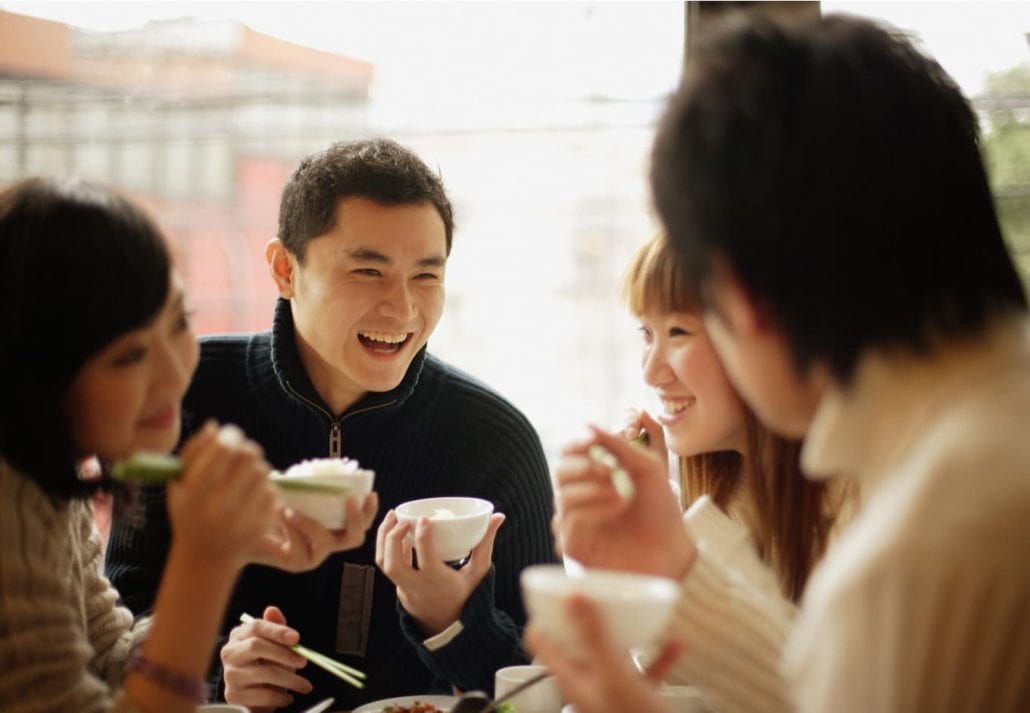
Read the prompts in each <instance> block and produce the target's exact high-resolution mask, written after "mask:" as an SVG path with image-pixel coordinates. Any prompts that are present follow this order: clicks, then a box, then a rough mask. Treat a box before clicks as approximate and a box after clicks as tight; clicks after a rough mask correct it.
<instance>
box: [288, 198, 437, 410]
mask: <svg viewBox="0 0 1030 713" xmlns="http://www.w3.org/2000/svg"><path fill="white" fill-rule="evenodd" d="M278 250H279V253H278V254H277V253H276V250H275V249H272V248H271V246H270V252H269V260H270V262H271V263H272V270H273V273H274V274H275V276H276V282H277V284H278V286H279V292H280V294H281V295H282V296H283V297H286V298H288V299H289V300H290V302H291V308H292V310H293V320H294V324H295V326H296V333H297V346H298V349H299V351H300V356H301V360H302V361H303V363H304V366H305V368H306V370H307V372H308V375H309V376H310V378H311V381H312V383H313V384H314V386H315V388H316V390H317V391H318V392H319V394H320V395H321V396H322V398H323V399H324V400H325V401H326V403H327V404H328V405H329V406H330V407H331V408H332V409H333V410H334V411H335V412H336V413H340V412H342V411H344V410H345V409H346V408H347V407H349V406H350V405H351V404H353V403H354V402H355V401H357V400H358V399H360V398H361V397H362V396H363V395H364V394H365V393H367V392H369V391H389V390H390V389H393V388H395V387H396V386H397V385H398V384H399V383H400V382H401V380H402V379H403V378H404V375H405V373H406V372H407V370H408V366H409V365H410V364H411V361H412V359H413V358H414V357H415V355H416V354H417V353H418V352H419V350H420V349H422V347H423V346H425V344H426V342H428V341H429V336H430V335H431V334H432V333H433V330H434V329H435V328H436V325H437V323H438V322H439V321H440V316H441V314H442V313H443V306H444V270H445V267H446V263H447V239H446V232H445V228H444V223H443V219H442V218H441V217H440V214H439V212H438V211H437V209H436V208H435V207H434V206H433V204H432V203H428V202H426V203H415V204H402V205H384V204H381V203H377V202H375V201H373V200H370V199H367V198H345V199H343V200H341V201H340V203H339V204H338V205H337V210H336V223H335V225H334V226H333V228H332V229H331V230H330V231H329V232H327V233H325V234H324V235H320V236H318V237H315V238H312V239H311V240H310V241H309V242H308V244H307V246H306V248H305V252H304V257H303V261H298V260H297V258H296V256H295V255H292V254H290V253H288V251H286V250H285V248H283V247H282V246H281V245H280V246H279V248H278ZM279 260H288V263H289V268H288V270H287V271H286V274H285V275H284V274H283V271H282V270H281V269H280V268H279V267H277V263H278V261H279Z"/></svg>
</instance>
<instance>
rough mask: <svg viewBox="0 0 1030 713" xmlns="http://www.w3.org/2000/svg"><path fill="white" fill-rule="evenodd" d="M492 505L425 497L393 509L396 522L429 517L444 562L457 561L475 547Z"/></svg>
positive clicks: (482, 533) (483, 533)
mask: <svg viewBox="0 0 1030 713" xmlns="http://www.w3.org/2000/svg"><path fill="white" fill-rule="evenodd" d="M493 511H494V504H493V503H492V502H490V501H489V500H482V499H480V498H459V497H451V498H424V499H422V500H409V501H408V502H406V503H402V504H400V505H398V506H397V507H396V508H395V512H396V513H397V519H398V520H399V521H401V522H409V523H411V526H412V528H414V526H415V524H416V523H417V522H418V519H419V518H420V517H423V516H425V517H427V518H429V522H430V524H431V525H432V534H433V544H434V545H435V546H436V552H437V554H438V555H439V556H440V558H441V559H442V560H443V561H444V562H458V561H461V560H463V559H465V558H466V557H468V555H469V553H470V552H471V551H472V548H473V547H475V546H476V545H478V544H479V543H480V542H481V541H482V539H483V535H485V534H486V530H487V527H488V526H489V524H490V515H491V514H492V513H493Z"/></svg>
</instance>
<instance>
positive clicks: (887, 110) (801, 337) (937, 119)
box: [651, 16, 1027, 383]
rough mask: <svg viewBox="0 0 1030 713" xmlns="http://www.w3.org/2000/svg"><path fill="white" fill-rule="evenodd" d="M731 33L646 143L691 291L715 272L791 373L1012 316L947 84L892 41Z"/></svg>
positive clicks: (977, 177) (1000, 248) (968, 121)
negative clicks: (774, 343)
mask: <svg viewBox="0 0 1030 713" xmlns="http://www.w3.org/2000/svg"><path fill="white" fill-rule="evenodd" d="M738 22H742V24H735V25H733V26H732V27H730V28H728V29H727V31H725V32H722V33H719V34H718V35H717V36H715V37H713V38H711V39H710V41H709V42H708V43H707V44H705V45H704V46H702V47H700V48H699V50H698V52H697V53H696V54H694V55H692V57H691V66H690V67H689V68H688V72H687V74H686V75H685V77H684V81H683V84H682V85H681V87H680V88H679V90H678V91H677V93H676V94H675V95H674V97H673V99H672V100H671V102H670V105H669V107H668V109H667V111H666V113H665V116H664V117H663V120H662V122H661V125H660V127H659V131H658V135H657V138H656V141H655V146H654V152H653V165H652V174H651V182H652V188H653V190H654V199H655V204H656V207H657V210H658V213H659V215H660V216H661V219H662V221H663V223H664V224H665V227H666V230H667V231H668V233H669V236H670V239H671V241H672V243H673V244H674V245H675V247H676V248H677V250H678V251H679V252H680V253H681V255H682V256H683V258H684V260H685V261H686V265H687V269H688V273H689V275H690V278H691V280H692V281H694V282H695V283H696V284H698V285H701V286H702V287H704V285H705V282H706V281H707V279H708V278H709V277H710V271H711V259H712V257H713V256H714V255H720V256H722V257H724V258H725V259H727V260H728V262H729V264H730V265H731V266H732V268H733V269H734V271H735V272H736V274H737V275H738V276H739V278H740V280H741V282H742V283H743V285H744V286H745V288H746V289H747V290H748V291H749V292H750V293H751V294H752V295H753V296H754V298H755V300H756V302H757V303H758V304H760V305H761V306H762V308H763V309H765V310H766V311H767V313H768V314H767V317H769V318H770V319H772V320H773V321H774V322H775V323H776V324H778V325H779V326H780V327H781V328H782V329H783V330H784V332H785V334H786V336H787V339H788V341H789V343H790V345H791V348H792V351H793V354H794V358H795V365H796V367H797V369H798V371H799V372H802V373H803V372H804V371H806V370H807V368H808V366H810V364H811V363H812V362H813V360H818V361H821V362H824V363H825V364H827V365H828V367H829V368H830V369H831V371H832V373H833V374H834V376H835V378H837V379H838V380H839V381H841V382H842V383H847V382H848V381H849V380H850V378H851V376H852V373H853V371H854V368H855V364H856V360H857V359H858V357H859V356H860V355H861V354H862V353H863V352H864V351H866V350H868V349H869V348H888V349H889V348H901V349H904V350H906V351H913V352H920V353H925V352H926V351H928V350H930V349H932V348H933V346H934V345H935V344H936V343H937V342H938V341H939V340H945V339H951V338H961V337H963V336H965V335H972V334H976V333H977V332H979V331H982V329H983V328H985V327H986V326H987V325H988V324H989V323H990V322H991V321H992V320H993V319H994V318H995V317H996V316H998V315H1001V314H1005V313H1009V312H1022V311H1025V310H1026V304H1027V302H1026V294H1025V292H1024V288H1023V286H1022V284H1021V282H1020V279H1019V276H1018V273H1017V271H1016V269H1015V266H1014V264H1013V261H1012V258H1011V257H1010V255H1009V254H1008V251H1007V249H1006V246H1005V244H1004V242H1003V240H1002V235H1001V230H1000V228H999V226H998V221H997V218H996V215H995V211H994V205H993V202H992V198H991V192H990V188H989V186H988V182H987V176H986V174H985V171H984V167H983V162H982V160H981V156H980V146H979V133H978V127H977V122H976V118H975V116H974V114H973V111H972V109H971V108H970V106H969V104H968V103H967V101H966V100H965V98H964V97H963V96H962V94H961V92H960V91H959V89H958V87H957V86H956V85H955V83H954V81H953V80H952V79H951V78H950V77H949V76H948V75H947V74H946V73H945V72H944V71H943V70H942V69H941V67H940V66H939V65H938V64H937V63H936V62H935V61H933V60H932V59H930V58H928V57H926V56H924V55H923V54H921V53H920V52H918V51H917V50H916V49H915V48H914V47H913V46H912V45H911V43H910V42H909V41H908V40H906V39H904V38H903V37H901V36H900V35H899V34H897V33H892V32H890V31H888V30H885V29H882V28H880V27H878V26H877V25H875V24H873V23H871V22H868V21H864V20H858V19H853V18H847V17H841V16H828V17H826V18H822V19H820V20H818V21H816V22H813V23H805V24H803V25H801V26H798V27H793V26H792V27H781V26H778V25H776V24H773V23H771V22H770V21H768V20H764V19H762V18H758V17H752V18H749V19H747V20H744V21H740V20H739V18H738ZM702 292H704V290H702Z"/></svg>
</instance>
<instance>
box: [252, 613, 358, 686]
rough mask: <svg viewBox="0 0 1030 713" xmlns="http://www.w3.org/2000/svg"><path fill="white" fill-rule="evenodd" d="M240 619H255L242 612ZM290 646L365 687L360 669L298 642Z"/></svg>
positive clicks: (338, 676) (339, 675)
mask: <svg viewBox="0 0 1030 713" xmlns="http://www.w3.org/2000/svg"><path fill="white" fill-rule="evenodd" d="M240 621H242V622H243V623H244V624H250V623H251V622H253V621H256V620H255V619H254V617H252V616H251V615H250V614H247V613H246V612H244V613H243V614H240ZM290 648H291V649H292V650H294V651H296V652H297V653H298V654H300V655H301V656H303V657H304V658H306V659H307V660H308V661H310V662H311V663H313V664H315V665H316V666H318V667H319V668H322V669H325V670H326V671H328V672H329V673H331V674H333V675H334V676H336V677H337V678H339V679H341V680H343V681H345V682H346V683H349V684H350V685H352V686H354V687H355V688H364V687H365V683H364V680H363V679H364V678H366V676H365V674H364V673H363V672H362V671H359V670H358V669H356V668H353V667H351V666H348V665H347V664H345V663H340V662H339V661H336V660H334V659H331V658H329V657H328V656H326V655H325V654H320V653H318V652H317V651H314V650H313V649H309V648H308V647H306V646H301V645H300V644H294V645H293V646H291V647H290Z"/></svg>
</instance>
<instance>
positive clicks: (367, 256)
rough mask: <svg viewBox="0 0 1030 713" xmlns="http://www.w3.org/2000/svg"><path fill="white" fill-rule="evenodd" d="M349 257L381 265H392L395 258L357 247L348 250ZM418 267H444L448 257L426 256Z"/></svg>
mask: <svg viewBox="0 0 1030 713" xmlns="http://www.w3.org/2000/svg"><path fill="white" fill-rule="evenodd" d="M347 257H349V258H351V259H352V260H361V261H362V262H374V263H377V264H379V265H392V264H393V259H392V258H390V257H388V256H387V255H383V254H382V253H381V252H379V251H378V250H373V249H371V248H356V249H354V250H350V251H348V252H347ZM415 264H416V265H417V266H418V267H443V266H444V265H446V264H447V258H446V257H444V256H443V255H431V256H429V257H424V258H422V259H421V260H419V261H418V262H416V263H415Z"/></svg>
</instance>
